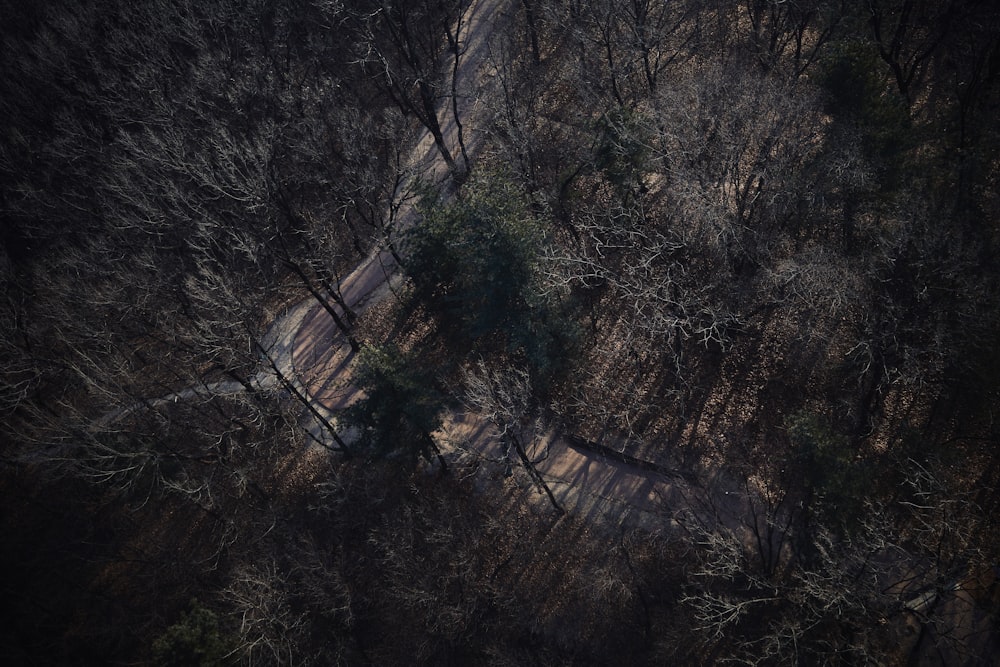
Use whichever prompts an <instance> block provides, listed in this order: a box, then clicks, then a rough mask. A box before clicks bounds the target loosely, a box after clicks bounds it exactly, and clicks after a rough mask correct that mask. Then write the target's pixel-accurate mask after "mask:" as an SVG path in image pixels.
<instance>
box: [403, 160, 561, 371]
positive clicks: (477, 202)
mask: <svg viewBox="0 0 1000 667" xmlns="http://www.w3.org/2000/svg"><path fill="white" fill-rule="evenodd" d="M524 199H525V197H524V194H523V193H522V192H521V191H520V190H518V189H517V188H516V187H514V186H513V185H512V184H511V183H510V182H509V181H507V180H506V179H504V178H503V177H502V176H480V177H479V178H476V179H474V180H473V181H471V182H470V183H468V184H467V185H466V186H465V188H464V189H463V191H462V194H461V196H460V198H459V199H457V200H455V201H454V202H450V203H448V204H442V203H437V202H435V203H434V204H432V205H430V206H428V207H426V209H425V210H424V220H423V222H422V223H421V224H420V226H419V227H417V228H415V229H414V231H413V232H412V233H411V234H410V237H409V239H408V241H409V242H408V245H407V255H408V259H407V263H406V267H405V268H406V272H407V274H408V275H409V277H410V279H411V280H412V281H413V296H414V299H415V301H416V302H417V303H419V304H421V305H422V306H423V307H424V308H425V309H426V310H427V311H428V312H429V313H430V314H431V315H433V316H434V317H435V318H436V320H437V323H438V327H439V330H440V332H441V333H442V334H444V335H445V337H446V338H447V339H448V340H449V341H451V343H453V344H454V345H455V346H456V349H461V350H463V351H464V350H467V349H470V348H471V349H472V350H473V351H474V352H476V353H478V354H490V353H493V352H500V353H504V354H507V355H510V356H513V357H515V358H516V359H517V360H519V361H523V362H525V363H527V364H529V366H530V367H531V369H532V370H533V371H534V372H535V373H536V374H537V375H540V376H547V375H549V374H551V373H552V372H554V371H555V370H556V369H558V367H560V366H561V364H562V363H564V361H565V360H566V359H567V357H568V356H569V353H571V351H572V349H573V339H574V337H575V334H574V327H573V325H572V324H571V320H570V318H569V317H568V313H567V312H566V311H567V307H566V306H565V305H563V304H561V303H559V302H558V301H557V300H556V299H555V298H553V297H552V296H550V295H547V294H545V293H543V291H542V290H541V286H540V281H539V275H538V265H539V260H540V257H541V254H542V252H543V249H544V246H545V244H546V242H547V241H546V237H545V232H544V229H543V227H542V225H541V224H540V222H539V221H538V220H537V219H536V218H535V217H534V216H533V215H532V214H531V212H530V211H529V210H528V208H527V206H526V205H525V202H524Z"/></svg>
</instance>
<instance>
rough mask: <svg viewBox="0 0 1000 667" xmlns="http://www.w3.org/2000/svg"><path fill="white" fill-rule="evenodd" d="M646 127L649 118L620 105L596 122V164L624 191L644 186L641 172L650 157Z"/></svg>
mask: <svg viewBox="0 0 1000 667" xmlns="http://www.w3.org/2000/svg"><path fill="white" fill-rule="evenodd" d="M648 126H649V120H648V119H644V118H642V117H641V116H640V115H639V113H638V112H636V111H632V110H630V109H627V108H623V107H616V108H614V109H612V110H611V111H610V112H608V113H606V114H604V115H603V116H601V118H600V120H599V121H598V123H597V127H598V133H599V135H598V136H599V137H600V143H599V144H598V146H597V152H596V155H595V162H596V166H597V168H598V169H600V170H601V171H602V172H603V173H604V175H605V176H606V177H607V179H608V180H609V181H611V183H613V184H614V185H615V186H616V187H618V188H620V189H621V190H622V191H623V194H625V193H628V192H631V191H632V190H634V189H636V188H639V189H642V187H643V186H642V180H641V179H642V172H643V171H644V170H645V168H646V162H647V161H648V160H649V144H650V137H648V136H646V135H647V134H648V129H647V128H648Z"/></svg>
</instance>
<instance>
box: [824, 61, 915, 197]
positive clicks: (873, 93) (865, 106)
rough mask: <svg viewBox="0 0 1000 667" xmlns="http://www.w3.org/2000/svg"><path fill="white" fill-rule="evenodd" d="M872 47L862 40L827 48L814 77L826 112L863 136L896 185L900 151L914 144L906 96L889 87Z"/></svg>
mask: <svg viewBox="0 0 1000 667" xmlns="http://www.w3.org/2000/svg"><path fill="white" fill-rule="evenodd" d="M884 70H885V67H884V66H883V63H882V62H881V61H880V60H879V58H878V54H877V53H876V52H875V51H874V49H873V48H872V47H871V46H870V45H868V44H867V43H865V42H862V41H844V42H841V43H838V44H834V45H832V46H831V47H830V49H829V51H828V52H827V54H826V56H825V57H824V58H823V59H822V60H821V62H820V71H819V74H818V81H819V83H820V85H821V86H822V87H823V88H824V89H825V90H826V91H827V94H828V98H827V99H828V111H829V112H830V113H831V114H832V115H833V116H834V118H835V119H837V120H838V121H840V122H842V123H847V124H849V125H852V126H854V127H856V128H857V129H858V130H859V131H860V132H861V134H862V135H863V136H864V139H865V142H864V146H865V151H866V152H867V153H868V156H869V158H871V159H873V160H874V161H875V162H876V163H877V164H879V165H880V166H882V167H883V168H885V170H886V172H887V173H886V176H887V178H888V181H887V182H888V183H894V184H895V183H896V178H897V177H898V176H899V175H900V174H899V173H897V172H898V170H899V169H901V167H902V165H901V164H900V163H899V161H900V159H901V154H902V153H903V152H904V151H905V150H906V149H907V148H908V147H910V146H912V144H913V140H914V137H912V135H911V131H912V127H911V123H910V117H909V111H908V109H907V105H906V100H904V99H903V98H902V96H901V95H900V94H899V92H898V91H897V90H896V88H895V87H893V86H891V85H889V83H888V80H887V78H886V75H885V71H884Z"/></svg>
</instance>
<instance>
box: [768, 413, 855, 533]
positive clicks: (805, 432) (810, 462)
mask: <svg viewBox="0 0 1000 667" xmlns="http://www.w3.org/2000/svg"><path fill="white" fill-rule="evenodd" d="M787 428H788V434H789V437H790V438H791V440H792V444H793V446H794V447H795V450H796V451H797V452H798V456H799V460H800V462H801V464H802V472H803V479H802V481H803V485H804V487H805V490H806V493H807V494H808V497H809V498H810V501H811V502H810V505H811V509H812V510H813V511H814V512H815V513H816V514H817V515H818V516H819V517H820V518H821V519H822V521H823V523H824V524H827V525H831V526H837V527H838V528H839V529H841V530H845V531H848V530H850V529H851V527H852V526H853V525H854V524H855V522H856V521H857V520H858V519H859V518H860V517H861V514H862V512H863V511H864V504H865V501H866V500H867V499H869V494H870V486H869V483H870V480H871V470H870V469H869V468H868V464H867V463H866V462H865V461H862V460H860V459H858V457H857V456H856V455H855V453H854V452H853V451H852V449H851V445H850V440H849V439H848V438H846V437H844V436H841V435H839V434H837V433H835V432H834V431H833V429H832V428H830V426H829V425H828V424H826V423H825V422H824V420H822V419H821V418H819V417H817V416H816V415H813V414H809V413H806V412H800V413H797V414H795V415H792V416H791V417H789V419H788V422H787Z"/></svg>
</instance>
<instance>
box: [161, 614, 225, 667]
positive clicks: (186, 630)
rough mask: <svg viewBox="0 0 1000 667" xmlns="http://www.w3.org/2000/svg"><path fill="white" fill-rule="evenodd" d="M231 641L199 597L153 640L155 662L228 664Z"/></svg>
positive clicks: (189, 666) (167, 666) (173, 666)
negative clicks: (198, 599) (224, 634)
mask: <svg viewBox="0 0 1000 667" xmlns="http://www.w3.org/2000/svg"><path fill="white" fill-rule="evenodd" d="M232 650H233V649H232V646H230V642H229V641H228V640H227V639H226V638H225V637H224V636H223V634H222V633H221V631H220V630H219V619H218V617H217V616H216V615H215V612H213V611H212V610H210V609H206V608H205V607H203V606H202V605H201V604H200V603H199V602H198V601H197V600H192V601H191V611H189V612H185V613H182V614H181V618H180V620H179V621H177V622H176V623H174V624H173V625H171V626H170V627H169V628H167V630H166V632H164V633H163V634H162V635H160V637H159V638H158V639H157V640H156V641H155V642H153V664H155V665H157V667H194V666H196V665H197V666H198V667H213V666H215V665H224V664H228V663H229V661H228V660H227V657H228V656H229V655H230V653H232Z"/></svg>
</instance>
